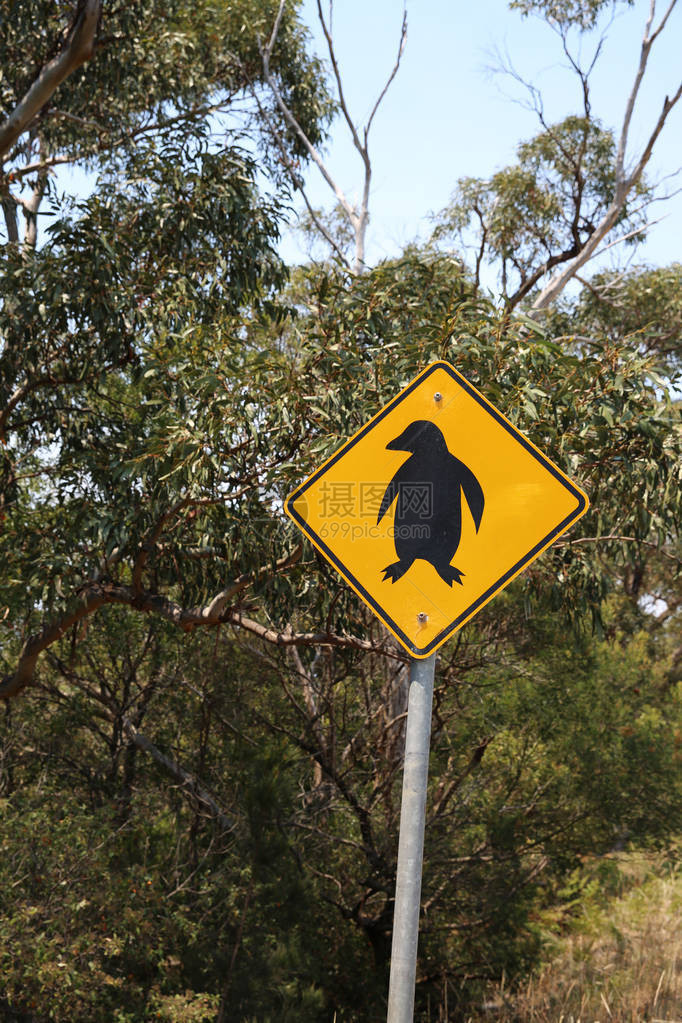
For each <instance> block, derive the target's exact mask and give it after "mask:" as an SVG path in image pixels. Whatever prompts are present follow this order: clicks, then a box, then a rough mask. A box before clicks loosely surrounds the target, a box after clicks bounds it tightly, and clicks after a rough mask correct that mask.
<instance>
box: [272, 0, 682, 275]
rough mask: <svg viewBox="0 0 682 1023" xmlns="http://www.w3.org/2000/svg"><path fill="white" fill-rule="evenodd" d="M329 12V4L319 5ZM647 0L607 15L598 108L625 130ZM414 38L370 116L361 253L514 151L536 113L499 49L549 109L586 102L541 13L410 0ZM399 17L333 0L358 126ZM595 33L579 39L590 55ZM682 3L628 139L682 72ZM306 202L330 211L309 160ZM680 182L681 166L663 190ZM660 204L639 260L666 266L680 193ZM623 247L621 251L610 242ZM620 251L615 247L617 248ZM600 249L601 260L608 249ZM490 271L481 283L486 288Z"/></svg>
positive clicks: (390, 243)
mask: <svg viewBox="0 0 682 1023" xmlns="http://www.w3.org/2000/svg"><path fill="white" fill-rule="evenodd" d="M324 9H325V11H326V10H327V5H326V0H325V5H324ZM648 9H649V3H648V0H635V3H634V6H633V7H632V8H629V9H625V10H624V11H621V12H620V13H619V15H618V16H617V17H616V18H615V20H614V22H613V23H612V25H611V27H610V29H609V32H608V39H607V42H606V44H605V46H604V50H603V54H602V58H601V60H600V63H599V65H598V68H597V71H596V72H595V75H594V80H593V111H594V113H595V114H596V115H597V116H598V117H600V118H601V120H602V121H603V122H604V123H605V124H606V125H608V126H609V127H613V128H617V127H619V126H620V124H621V122H622V118H623V113H624V109H625V103H626V98H627V95H628V93H629V90H630V88H631V84H632V80H633V76H634V73H635V70H636V67H637V64H638V60H639V51H640V46H641V37H642V30H643V26H644V23H645V21H646V17H647V13H648ZM407 12H408V37H407V45H406V48H405V52H404V55H403V61H402V64H401V68H400V71H399V73H398V76H397V78H396V79H395V81H394V82H393V85H392V87H391V90H390V92H389V93H388V95H387V96H386V98H385V100H384V104H383V106H382V107H381V109H380V111H379V113H378V114H377V117H376V118H375V121H374V125H373V129H372V135H371V137H370V146H371V153H372V160H373V175H374V184H373V190H372V199H371V207H370V211H371V224H370V228H369V234H368V242H369V248H368V261H369V262H370V263H372V262H376V261H377V260H378V259H381V258H382V257H383V256H390V255H392V254H394V253H395V252H396V251H398V250H399V249H400V247H401V246H402V245H403V244H405V243H406V242H409V241H411V240H413V239H415V238H417V237H424V236H425V235H426V234H428V232H429V230H430V225H429V222H428V219H427V217H428V214H429V212H430V211H435V210H438V209H440V208H442V207H443V206H444V205H445V204H446V203H447V201H448V198H449V196H450V194H451V192H452V189H453V187H454V184H455V182H456V180H457V178H459V177H461V176H465V175H472V176H480V177H485V176H488V175H490V174H491V173H493V172H494V171H495V170H497V169H498V168H500V167H503V166H505V165H506V164H507V163H509V162H510V161H512V160H513V158H514V152H515V148H516V146H517V144H518V143H519V142H520V141H522V140H524V139H527V138H530V137H532V136H533V135H534V134H535V133H536V132H537V130H538V122H537V119H536V116H535V114H533V113H532V112H530V111H529V110H527V109H524V107H523V106H522V105H520V104H519V103H518V102H515V101H514V98H516V99H517V100H518V99H524V98H525V97H524V94H523V92H522V90H520V89H519V88H517V87H515V85H514V83H513V82H512V81H511V80H510V79H507V78H505V77H504V76H500V75H495V74H493V73H491V71H490V70H489V69H490V67H491V65H494V64H495V56H494V53H495V50H501V51H503V52H506V53H507V54H508V55H509V57H510V58H511V59H512V61H513V63H514V65H515V67H516V69H517V70H518V71H519V72H520V73H521V74H522V75H523V76H524V77H525V78H526V79H530V80H532V81H533V82H534V84H535V85H537V86H539V87H540V88H541V90H542V92H543V96H544V99H545V109H546V116H547V117H548V118H549V119H550V120H558V119H560V118H562V117H564V116H566V115H567V114H569V113H573V112H580V109H581V108H580V105H579V104H580V97H579V94H578V91H577V86H576V82H575V78H574V76H572V75H571V74H570V73H569V72H568V71H567V70H566V66H565V65H566V58H565V57H564V55H563V53H562V51H561V47H560V42H559V40H558V39H557V37H556V36H555V35H554V33H553V32H552V31H551V30H550V29H549V28H548V27H547V26H546V25H545V24H544V23H543V22H542V21H540V19H538V18H533V17H531V18H526V19H524V18H522V17H521V16H520V15H519V14H518V13H516V12H513V11H510V10H509V9H508V7H507V4H506V3H505V2H504V0H478V2H477V3H475V4H471V5H469V4H464V3H456V2H453V0H408V5H407ZM303 16H304V20H305V22H306V24H307V25H308V26H309V28H310V30H311V33H312V37H313V44H314V46H315V49H316V50H317V52H318V53H319V54H320V56H326V50H325V49H324V40H323V38H322V36H321V33H320V31H319V28H318V25H317V9H316V2H315V0H304V3H303ZM401 18H402V2H401V0H337V2H336V5H335V9H334V34H335V39H336V41H337V52H338V58H339V62H340V65H341V69H342V73H343V77H344V88H345V92H346V96H347V99H348V104H349V107H350V109H351V111H352V114H353V117H354V119H355V121H356V123H358V124H363V123H364V120H365V119H366V117H367V115H368V113H369V111H370V110H371V108H372V105H373V103H374V100H375V98H376V95H377V94H378V92H379V91H380V89H381V87H382V85H383V83H384V81H385V78H386V76H387V74H388V72H389V71H390V68H391V67H392V64H393V62H394V60H395V55H396V51H397V42H398V38H399V34H400V24H401ZM596 38H597V37H596V36H591V35H590V36H586V37H584V39H583V44H582V45H583V53H584V54H585V56H587V55H588V54H590V53H591V52H592V49H593V47H594V45H595V43H596ZM681 38H682V10H676V11H675V12H673V15H672V17H671V19H670V21H669V23H668V26H667V28H666V30H665V32H664V33H663V34H662V35H661V37H660V38H659V40H658V42H657V44H656V46H655V47H654V50H653V52H652V56H651V58H650V67H649V70H648V72H647V77H646V78H645V81H644V87H643V89H642V95H641V100H640V109H639V111H638V113H637V115H636V117H635V120H634V122H633V130H632V141H633V143H637V142H638V141H640V142H641V141H642V140H643V139H644V138H645V137H646V129H647V126H648V125H649V123H651V122H652V120H653V119H655V117H656V116H657V115H658V112H659V110H660V107H661V105H662V103H663V98H664V96H665V95H666V94H667V93H671V92H673V91H674V90H675V89H676V88H677V85H678V84H679V77H680V74H681V73H682V70H681V67H682V64H681V61H680V39H681ZM344 127H345V126H344V125H343V124H342V123H341V121H340V120H339V121H337V122H336V123H335V124H334V126H333V128H332V140H331V143H330V145H329V147H328V150H327V153H326V155H327V159H328V163H329V166H330V168H331V170H332V172H333V174H334V175H335V176H336V177H337V178H338V180H339V183H340V184H341V186H342V187H343V188H344V190H346V191H347V193H350V194H353V193H357V192H358V190H359V189H360V186H361V182H362V170H361V166H360V160H359V156H358V155H357V154H356V153H355V151H354V150H353V148H352V144H351V142H350V138H349V136H348V133H347V131H344ZM681 139H682V102H681V103H680V105H679V106H678V108H676V109H675V110H674V111H673V113H672V114H671V115H670V118H669V121H668V124H667V126H666V128H665V130H664V133H663V135H662V136H661V138H660V139H659V140H658V143H657V147H656V150H655V153H654V158H653V160H652V162H651V164H650V177H652V178H656V179H658V178H661V177H662V176H663V175H665V174H670V173H671V172H673V171H675V170H677V169H678V168H679V167H680V166H682V142H681V141H680V140H681ZM307 182H308V186H309V194H310V197H311V200H312V202H313V205H315V206H318V207H327V206H329V205H330V195H331V193H329V191H328V189H327V186H326V185H325V184H324V183H323V182H322V180H321V179H320V177H319V174H318V173H317V171H316V169H315V168H314V167H311V168H310V169H309V170H308V172H307ZM680 186H682V176H680V178H679V179H677V180H675V179H673V180H671V181H670V182H669V183H668V189H669V190H672V189H674V188H676V187H680ZM663 214H666V217H665V220H664V221H663V222H662V223H660V224H658V225H657V226H655V227H654V228H652V230H651V232H650V235H649V238H648V239H647V241H646V242H645V244H644V245H643V246H641V247H640V249H639V250H638V252H637V255H636V257H635V258H636V260H637V262H648V263H652V264H658V265H662V264H666V263H669V262H673V261H675V260H680V259H682V196H678V197H676V198H673V199H672V200H670V201H669V202H668V203H666V204H662V203H661V204H658V205H657V206H654V208H653V213H652V217H660V216H662V215H663ZM283 251H284V253H285V254H286V256H287V257H288V258H290V259H300V258H303V250H302V249H301V247H300V244H299V243H298V242H297V240H296V238H295V236H293V235H289V236H287V237H286V238H285V239H284V243H283ZM616 253H618V250H616ZM613 255H614V254H612V256H613ZM612 256H611V257H608V258H612ZM492 285H493V282H492V280H490V281H489V286H492Z"/></svg>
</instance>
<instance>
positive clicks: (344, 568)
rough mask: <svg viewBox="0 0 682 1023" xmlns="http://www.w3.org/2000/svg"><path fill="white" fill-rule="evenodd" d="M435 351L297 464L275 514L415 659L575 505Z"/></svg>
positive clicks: (558, 475)
mask: <svg viewBox="0 0 682 1023" xmlns="http://www.w3.org/2000/svg"><path fill="white" fill-rule="evenodd" d="M587 506H588V500H587V496H586V495H585V494H584V493H583V491H582V490H581V489H580V488H579V487H577V486H576V485H575V484H574V483H572V482H571V480H570V479H569V478H568V476H566V475H565V473H563V472H562V471H561V469H559V468H557V466H556V465H554V463H553V462H551V461H550V460H549V458H547V457H546V455H543V453H542V452H541V451H540V450H539V449H538V448H536V447H535V445H534V444H532V443H531V442H530V441H529V440H528V439H527V438H526V437H524V436H523V434H522V433H520V432H519V431H518V430H517V429H516V427H514V426H512V424H511V423H510V422H509V420H508V419H506V418H505V417H504V416H503V415H502V413H501V412H498V410H497V409H496V408H495V407H494V405H491V403H490V402H489V401H488V400H487V399H486V398H484V397H483V395H482V394H480V393H479V392H478V391H477V390H476V389H475V388H474V387H472V386H471V384H470V383H468V381H467V380H465V378H464V377H463V376H462V375H461V374H460V373H458V372H457V370H456V369H454V368H453V367H452V366H451V365H450V364H449V363H447V362H434V363H432V364H431V365H430V366H428V367H427V368H426V369H425V370H424V371H423V372H422V373H420V374H419V376H418V377H416V379H415V380H413V381H412V383H411V384H409V385H408V386H407V387H406V388H405V389H404V390H403V391H401V392H400V394H398V395H397V397H395V398H394V399H393V401H391V402H389V403H388V405H386V406H385V407H384V408H383V409H382V410H381V411H380V412H379V413H378V414H377V415H376V416H374V418H373V419H371V420H370V421H369V422H368V423H367V424H366V425H365V426H363V428H362V429H361V430H359V431H358V432H357V433H356V434H355V435H354V436H353V437H351V438H350V440H348V441H347V442H346V443H345V444H344V445H343V446H342V447H340V448H339V450H338V451H337V452H336V453H335V454H333V455H332V456H331V458H329V459H328V460H327V461H326V462H325V463H324V465H322V466H321V467H320V468H319V469H318V470H317V472H314V473H313V474H312V476H309V477H308V479H307V480H305V481H304V482H303V483H302V484H301V485H300V486H299V487H297V489H296V490H294V492H293V493H292V494H290V495H289V497H288V498H287V499H286V502H285V509H286V512H287V514H288V515H289V516H290V517H291V518H292V519H293V520H294V522H295V523H296V524H297V525H298V526H299V527H300V529H302V530H303V532H304V533H305V534H306V536H307V537H308V538H309V539H310V540H311V541H312V543H314V545H315V546H316V547H317V549H318V550H319V551H321V553H322V554H324V556H325V557H326V558H327V559H328V560H329V561H330V562H331V563H332V565H334V567H335V568H336V569H338V571H339V572H340V573H341V575H342V576H343V577H344V579H345V580H346V581H347V582H348V583H349V584H350V585H351V586H352V587H353V589H354V590H355V591H356V593H358V594H359V596H360V597H362V599H363V600H364V601H365V602H366V603H367V604H368V605H369V606H370V607H371V609H372V610H373V611H374V612H375V613H376V614H377V615H378V616H379V618H380V619H381V620H382V622H383V623H384V624H385V625H386V626H387V628H388V629H390V631H391V632H392V633H393V635H394V636H395V637H396V638H397V639H398V640H400V642H401V643H402V644H403V646H404V647H406V648H407V650H409V652H410V653H411V654H412V656H413V657H428V656H429V655H430V654H432V653H433V651H434V650H436V649H437V648H438V647H439V646H441V644H442V643H444V642H445V641H446V639H448V638H449V637H450V636H451V635H452V634H453V632H455V631H456V630H457V629H459V628H461V626H462V625H464V623H465V622H467V621H469V619H470V618H472V617H473V615H475V614H476V612H477V611H479V610H480V609H481V608H482V607H483V605H484V604H487V602H488V601H489V600H490V599H491V598H492V597H494V596H495V594H496V593H498V592H499V591H500V590H501V589H503V587H505V586H506V585H507V583H509V582H510V581H511V580H512V579H513V578H514V577H515V576H517V575H518V574H519V573H520V572H522V571H523V570H524V569H525V568H526V567H527V565H529V564H530V563H531V561H533V560H534V559H535V558H537V557H538V555H539V554H541V553H542V551H543V550H545V548H547V547H549V545H550V544H551V543H552V542H553V541H554V540H555V539H556V538H557V537H558V536H560V534H561V533H563V532H565V531H566V530H567V529H568V528H569V527H570V526H571V525H572V524H573V523H574V522H575V521H576V519H578V518H579V517H580V516H581V515H582V514H583V513H584V512H585V511H586V509H587Z"/></svg>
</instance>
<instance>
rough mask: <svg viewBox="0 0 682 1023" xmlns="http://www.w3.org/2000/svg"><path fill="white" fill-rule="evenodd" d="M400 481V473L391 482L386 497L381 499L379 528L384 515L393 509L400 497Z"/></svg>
mask: <svg viewBox="0 0 682 1023" xmlns="http://www.w3.org/2000/svg"><path fill="white" fill-rule="evenodd" d="M399 483H400V481H399V480H398V473H396V474H395V476H394V477H393V479H392V480H391V482H390V483H389V484H388V486H387V487H386V490H385V491H384V496H383V497H382V498H381V507H380V508H379V514H378V516H377V526H378V525H379V523H380V522H381V520H382V519H383V517H384V515H385V514H386V512H387V511H388V509H389V508H390V507H391V505H392V504H393V502H394V501H395V499H396V497H397V496H398V487H399Z"/></svg>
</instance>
